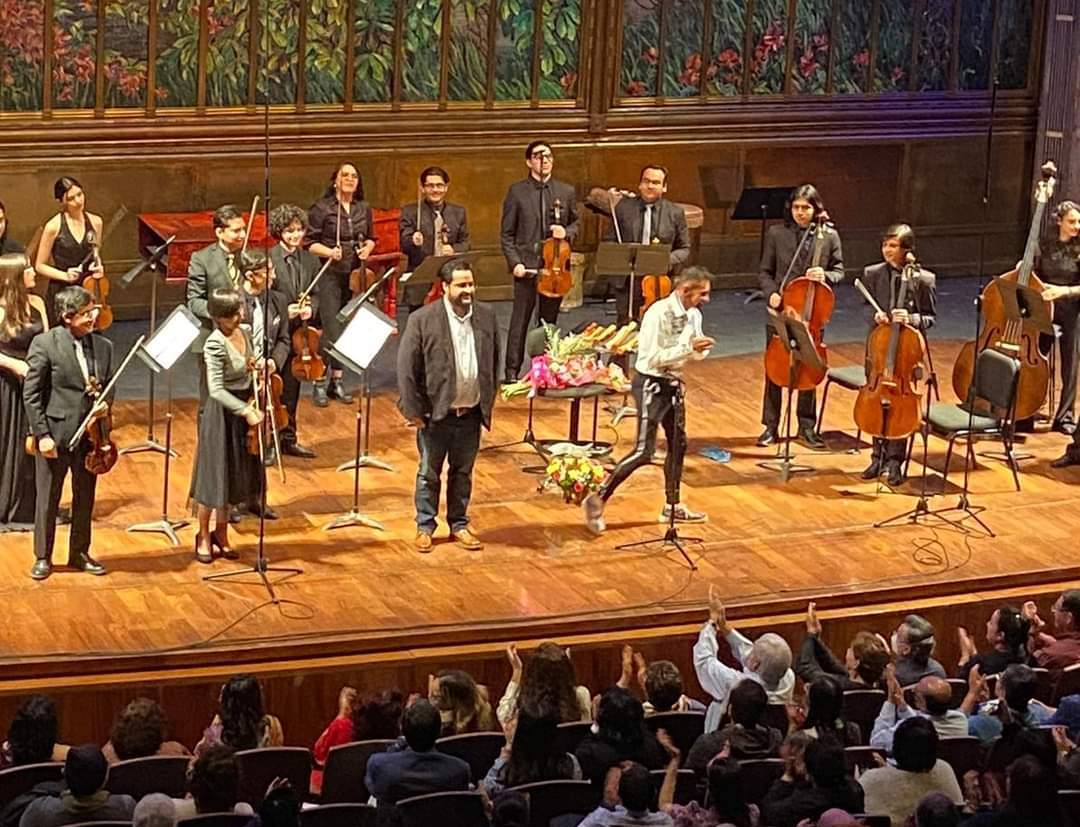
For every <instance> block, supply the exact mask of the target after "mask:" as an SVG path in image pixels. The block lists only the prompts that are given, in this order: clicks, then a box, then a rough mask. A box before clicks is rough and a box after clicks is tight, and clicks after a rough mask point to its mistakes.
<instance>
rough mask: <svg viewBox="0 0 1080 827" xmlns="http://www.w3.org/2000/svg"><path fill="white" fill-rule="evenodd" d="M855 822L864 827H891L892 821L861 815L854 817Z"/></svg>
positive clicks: (882, 817)
mask: <svg viewBox="0 0 1080 827" xmlns="http://www.w3.org/2000/svg"><path fill="white" fill-rule="evenodd" d="M855 820H856V821H857V822H859V824H864V825H866V827H891V825H892V819H891V818H889V816H870V815H866V814H862V813H861V814H859V815H857V816H855Z"/></svg>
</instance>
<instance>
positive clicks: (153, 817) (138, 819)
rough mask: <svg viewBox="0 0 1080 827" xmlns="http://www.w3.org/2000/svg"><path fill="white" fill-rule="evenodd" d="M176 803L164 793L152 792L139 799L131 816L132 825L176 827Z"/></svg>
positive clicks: (133, 826) (138, 826)
mask: <svg viewBox="0 0 1080 827" xmlns="http://www.w3.org/2000/svg"><path fill="white" fill-rule="evenodd" d="M175 826H176V805H175V804H173V800H172V799H171V798H169V797H168V796H167V795H165V794H164V793H150V795H144V796H143V797H142V798H140V799H139V803H138V804H136V805H135V812H134V814H133V815H132V817H131V827H175Z"/></svg>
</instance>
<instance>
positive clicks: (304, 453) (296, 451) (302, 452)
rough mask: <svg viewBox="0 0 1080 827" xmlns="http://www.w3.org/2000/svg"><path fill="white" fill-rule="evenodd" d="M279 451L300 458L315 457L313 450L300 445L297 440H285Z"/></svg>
mask: <svg viewBox="0 0 1080 827" xmlns="http://www.w3.org/2000/svg"><path fill="white" fill-rule="evenodd" d="M281 453H283V454H286V455H288V456H290V457H301V458H302V459H314V458H315V452H314V451H312V450H311V449H310V448H307V447H305V446H303V445H301V444H300V443H299V442H286V443H285V444H284V445H282V446H281Z"/></svg>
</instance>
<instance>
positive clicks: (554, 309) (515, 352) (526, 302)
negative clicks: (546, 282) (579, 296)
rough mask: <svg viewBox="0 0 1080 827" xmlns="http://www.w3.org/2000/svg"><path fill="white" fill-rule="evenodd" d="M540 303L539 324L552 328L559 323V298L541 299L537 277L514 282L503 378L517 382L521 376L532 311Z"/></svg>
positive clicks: (560, 300) (560, 302)
mask: <svg viewBox="0 0 1080 827" xmlns="http://www.w3.org/2000/svg"><path fill="white" fill-rule="evenodd" d="M537 299H539V305H540V310H539V316H540V321H542V322H547V323H548V324H555V323H556V322H557V321H558V320H559V306H560V305H561V304H562V299H561V298H557V297H556V298H551V297H550V296H541V295H540V294H539V293H537V292H536V277H535V276H523V277H522V278H520V279H514V309H513V311H512V312H511V313H510V330H509V332H508V333H507V336H506V374H507V377H509V376H510V375H511V374H513V376H514V378H515V379H516V378H517V377H518V376H519V375H520V372H521V362H522V359H523V357H524V356H525V337H526V335H527V334H528V332H529V327H530V325H531V323H532V316H533V310H535V309H536V306H537V304H538V302H537Z"/></svg>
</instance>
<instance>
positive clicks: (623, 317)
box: [611, 276, 644, 327]
mask: <svg viewBox="0 0 1080 827" xmlns="http://www.w3.org/2000/svg"><path fill="white" fill-rule="evenodd" d="M611 292H612V293H614V294H615V322H616V324H618V325H619V327H622V326H623V325H624V324H626V323H627V322H629V321H630V277H629V276H627V277H626V278H622V279H612V282H611ZM643 300H644V298H643V296H642V295H641V279H639V278H635V279H634V318H637V317H638V316H639V315H640V314H639V312H638V311H639V310H640V309H641V303H642V301H643Z"/></svg>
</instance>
